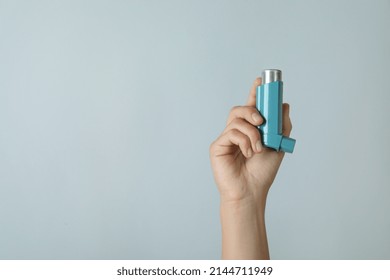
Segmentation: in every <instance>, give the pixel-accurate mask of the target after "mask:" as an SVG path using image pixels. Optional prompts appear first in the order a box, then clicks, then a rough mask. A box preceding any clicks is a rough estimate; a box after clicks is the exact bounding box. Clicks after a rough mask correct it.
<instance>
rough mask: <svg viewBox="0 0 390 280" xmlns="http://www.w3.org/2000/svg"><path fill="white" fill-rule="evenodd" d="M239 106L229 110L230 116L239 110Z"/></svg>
mask: <svg viewBox="0 0 390 280" xmlns="http://www.w3.org/2000/svg"><path fill="white" fill-rule="evenodd" d="M240 107H241V106H233V107H232V108H231V109H230V114H234V113H235V112H236V111H238V110H239V109H240Z"/></svg>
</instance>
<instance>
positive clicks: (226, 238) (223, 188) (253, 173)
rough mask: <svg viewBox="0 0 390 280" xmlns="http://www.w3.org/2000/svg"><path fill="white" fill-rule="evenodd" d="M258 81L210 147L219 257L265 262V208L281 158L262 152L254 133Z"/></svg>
mask: <svg viewBox="0 0 390 280" xmlns="http://www.w3.org/2000/svg"><path fill="white" fill-rule="evenodd" d="M260 84H261V79H260V78H257V79H256V80H255V82H254V83H253V86H252V88H251V90H250V94H249V99H248V102H247V105H246V106H237V107H234V108H233V109H232V110H231V112H230V115H229V118H228V121H227V125H226V128H225V130H224V131H223V132H222V134H221V135H220V136H219V137H218V139H217V140H215V141H214V142H213V143H212V144H211V146H210V160H211V166H212V168H213V171H214V178H215V181H216V183H217V185H218V189H219V192H220V194H221V225H222V258H223V259H269V250H268V241H267V232H266V229H265V219H264V212H265V203H266V199H267V194H268V190H269V188H270V186H271V184H272V182H273V181H274V179H275V176H276V173H277V171H278V169H279V166H280V163H281V162H282V159H283V156H284V153H283V152H276V151H274V150H271V149H268V148H265V147H262V145H261V141H260V132H259V130H258V128H257V126H258V125H260V124H261V123H262V122H263V121H264V120H263V119H262V117H261V115H260V113H259V112H258V111H257V109H256V90H257V87H258V86H259V85H260ZM291 128H292V126H291V122H290V117H289V105H288V104H283V134H284V135H285V136H289V134H290V132H291Z"/></svg>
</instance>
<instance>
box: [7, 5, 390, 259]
mask: <svg viewBox="0 0 390 280" xmlns="http://www.w3.org/2000/svg"><path fill="white" fill-rule="evenodd" d="M389 29H390V2H389V1H369V0H367V1H238V0H237V1H108V0H107V1H0V186H1V187H0V258H1V259H217V258H219V257H220V251H221V245H220V241H221V235H220V224H219V205H218V204H219V196H218V192H217V189H216V187H215V184H214V181H213V177H212V173H211V169H210V164H209V158H208V148H209V145H210V143H211V142H212V141H213V140H214V139H215V138H216V137H217V136H218V134H219V133H220V132H221V131H222V130H223V128H224V124H225V120H226V118H227V115H228V113H229V110H230V108H231V107H232V106H234V105H240V104H244V103H245V101H246V99H247V95H248V90H249V88H250V85H251V84H252V81H253V80H254V79H255V77H256V76H259V75H260V73H261V70H262V69H264V68H279V69H282V70H283V74H284V83H285V84H284V86H285V91H284V93H285V101H286V102H289V103H290V104H291V118H292V121H293V125H294V129H293V133H292V136H293V137H294V138H296V139H297V145H296V149H295V151H294V154H292V155H286V157H285V160H284V162H283V164H282V167H281V170H280V172H279V175H278V177H277V179H276V181H275V183H274V185H273V186H272V189H271V191H270V194H269V199H268V204H267V213H266V218H267V228H268V237H269V245H270V252H271V257H272V258H274V259H390V219H389V212H390V203H389V198H390V189H389V187H390V168H389V167H390V147H389V146H390V144H389V143H390V131H389V117H390V114H389V111H388V110H389V106H390V86H389V75H390V73H389V65H390V32H389Z"/></svg>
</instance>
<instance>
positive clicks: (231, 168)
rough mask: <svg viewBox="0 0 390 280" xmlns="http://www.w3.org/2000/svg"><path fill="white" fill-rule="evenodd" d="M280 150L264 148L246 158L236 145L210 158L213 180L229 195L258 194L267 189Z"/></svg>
mask: <svg viewBox="0 0 390 280" xmlns="http://www.w3.org/2000/svg"><path fill="white" fill-rule="evenodd" d="M283 155H284V153H281V152H280V153H277V152H275V151H272V150H269V149H265V150H264V151H263V152H262V153H261V154H255V155H254V156H252V157H251V158H246V157H245V156H244V155H243V154H242V153H241V151H240V150H239V148H238V147H237V146H236V147H234V148H233V147H232V151H231V153H227V154H225V155H220V156H218V157H216V158H214V160H212V165H213V167H214V170H215V180H216V182H217V185H218V186H219V188H220V191H221V192H222V193H225V194H227V195H228V196H229V197H230V198H231V199H234V200H239V199H242V198H243V197H247V196H248V195H249V196H255V197H256V196H258V195H259V194H261V193H263V192H267V191H268V189H269V186H271V184H272V182H273V180H274V179H275V176H276V173H277V170H278V168H279V166H280V163H281V161H282V159H283Z"/></svg>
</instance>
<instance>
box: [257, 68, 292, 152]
mask: <svg viewBox="0 0 390 280" xmlns="http://www.w3.org/2000/svg"><path fill="white" fill-rule="evenodd" d="M282 105H283V81H282V71H280V70H277V69H267V70H264V71H263V73H262V84H261V85H260V86H258V87H257V94H256V107H257V110H259V111H260V114H261V115H262V117H263V119H264V122H263V124H262V125H260V126H259V127H258V128H259V129H260V131H261V133H260V134H261V137H262V141H263V145H264V146H266V147H268V148H272V149H274V150H276V151H282V152H287V153H292V152H293V151H294V146H295V139H292V138H289V137H286V136H283V134H282V129H283V126H282V125H283V122H282V120H283V116H282V114H283V110H282Z"/></svg>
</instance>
